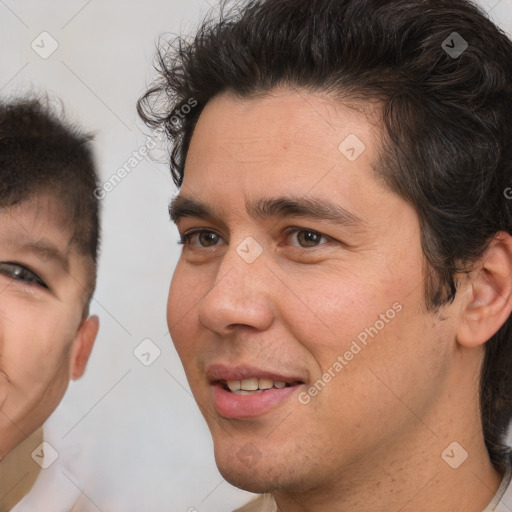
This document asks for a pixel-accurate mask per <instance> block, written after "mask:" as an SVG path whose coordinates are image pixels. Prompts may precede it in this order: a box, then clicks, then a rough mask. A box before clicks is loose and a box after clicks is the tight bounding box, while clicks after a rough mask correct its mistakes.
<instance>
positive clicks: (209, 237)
mask: <svg viewBox="0 0 512 512" xmlns="http://www.w3.org/2000/svg"><path fill="white" fill-rule="evenodd" d="M219 240H221V237H220V236H219V235H217V233H214V232H213V231H205V230H202V231H194V232H192V233H187V234H186V235H183V236H182V237H181V239H180V241H179V242H178V243H179V244H181V245H190V246H193V247H215V246H216V245H219V244H218V242H219Z"/></svg>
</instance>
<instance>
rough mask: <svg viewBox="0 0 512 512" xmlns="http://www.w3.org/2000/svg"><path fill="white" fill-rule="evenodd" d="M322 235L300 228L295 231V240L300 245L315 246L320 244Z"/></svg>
mask: <svg viewBox="0 0 512 512" xmlns="http://www.w3.org/2000/svg"><path fill="white" fill-rule="evenodd" d="M322 238H323V236H322V235H320V234H318V233H316V232H315V231H307V230H301V231H298V232H297V241H298V242H299V244H300V245H301V246H302V247H316V246H318V245H320V242H321V241H322Z"/></svg>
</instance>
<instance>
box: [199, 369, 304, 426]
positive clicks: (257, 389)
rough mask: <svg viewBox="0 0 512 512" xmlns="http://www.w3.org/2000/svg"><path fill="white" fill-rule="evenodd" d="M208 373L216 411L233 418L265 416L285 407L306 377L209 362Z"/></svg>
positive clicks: (225, 416)
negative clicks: (277, 408) (273, 410)
mask: <svg viewBox="0 0 512 512" xmlns="http://www.w3.org/2000/svg"><path fill="white" fill-rule="evenodd" d="M206 375H207V377H208V380H209V382H210V390H211V393H212V394H211V397H212V401H213V405H214V407H215V409H216V410H217V413H218V414H219V415H220V416H222V417H224V418H233V419H234V418H237V419H243V418H253V417H257V416H262V415H264V414H266V413H267V412H269V411H270V410H272V409H275V408H276V407H280V406H283V405H284V404H285V402H287V401H288V399H289V397H290V396H291V395H292V394H295V393H296V392H298V390H299V389H300V388H301V386H303V385H304V382H305V380H306V379H304V380H303V379H302V378H300V377H297V376H295V377H292V376H285V375H281V374H279V373H278V372H273V371H268V370H263V369H257V368H255V367H246V366H236V367H235V366H228V365H210V366H209V367H208V368H207V369H206ZM297 375H300V373H298V374H297Z"/></svg>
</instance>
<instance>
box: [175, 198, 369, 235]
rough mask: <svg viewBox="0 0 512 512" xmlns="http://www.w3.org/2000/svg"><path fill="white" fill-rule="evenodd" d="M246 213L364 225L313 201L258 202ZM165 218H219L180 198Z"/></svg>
mask: <svg viewBox="0 0 512 512" xmlns="http://www.w3.org/2000/svg"><path fill="white" fill-rule="evenodd" d="M246 210H247V213H248V214H249V215H251V216H252V217H254V218H260V219H268V218H276V217H307V218H312V219H318V220H326V221H330V222H332V223H335V224H340V225H344V226H347V227H354V228H355V227H361V226H362V225H363V224H364V221H363V219H361V218H360V217H359V216H357V215H356V214H354V213H352V212H350V211H348V210H347V209H345V208H343V207H342V206H340V205H338V204H335V203H332V202H330V201H327V200H325V199H320V198H314V197H311V198H306V197H277V198H269V199H260V200H257V201H255V202H252V203H250V204H248V205H247V207H246ZM169 214H170V216H171V219H172V221H173V222H175V223H176V222H178V221H179V220H180V219H181V218H184V217H197V218H200V219H204V220H210V221H212V220H216V219H218V218H219V215H218V214H217V213H216V212H215V211H214V210H213V209H212V208H211V207H209V206H208V205H206V204H204V203H202V202H199V201H196V200H194V199H190V198H187V197H184V196H178V197H177V198H175V199H174V200H173V201H172V202H171V204H170V206H169Z"/></svg>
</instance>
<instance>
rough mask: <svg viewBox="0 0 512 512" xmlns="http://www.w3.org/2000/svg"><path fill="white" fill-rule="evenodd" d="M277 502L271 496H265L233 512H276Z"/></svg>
mask: <svg viewBox="0 0 512 512" xmlns="http://www.w3.org/2000/svg"><path fill="white" fill-rule="evenodd" d="M276 511H277V507H276V502H275V501H274V498H272V496H271V495H270V494H263V495H261V496H258V497H257V498H256V499H254V500H252V501H250V502H249V503H247V504H246V505H244V506H243V507H241V508H237V509H236V510H234V511H233V512H276Z"/></svg>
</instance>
